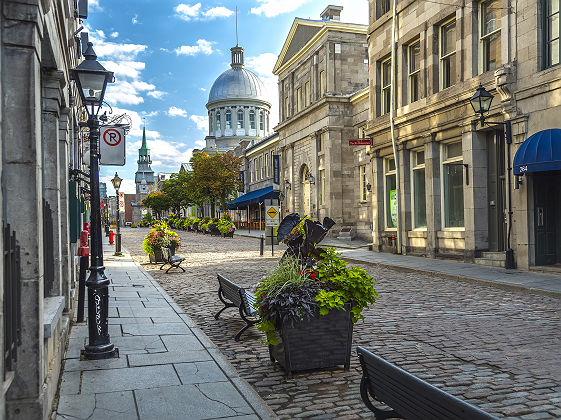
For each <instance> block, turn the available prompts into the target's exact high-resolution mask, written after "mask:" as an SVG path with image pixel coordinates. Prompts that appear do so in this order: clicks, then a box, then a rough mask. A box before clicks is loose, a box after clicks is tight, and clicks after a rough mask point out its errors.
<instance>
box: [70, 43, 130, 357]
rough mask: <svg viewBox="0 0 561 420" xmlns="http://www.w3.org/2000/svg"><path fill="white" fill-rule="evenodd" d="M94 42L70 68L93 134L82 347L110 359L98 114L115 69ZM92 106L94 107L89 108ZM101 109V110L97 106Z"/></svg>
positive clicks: (112, 351)
mask: <svg viewBox="0 0 561 420" xmlns="http://www.w3.org/2000/svg"><path fill="white" fill-rule="evenodd" d="M92 46H93V44H92V43H91V42H88V48H87V50H86V52H85V53H84V57H85V60H84V61H82V62H81V63H80V65H79V66H78V67H76V68H74V69H71V70H70V78H71V79H72V80H74V81H75V82H76V87H77V89H78V93H79V94H80V98H81V99H82V104H83V105H84V106H85V108H86V111H87V112H88V122H87V125H88V128H89V137H90V194H91V196H90V204H91V228H90V235H91V267H90V276H89V277H88V280H87V281H86V286H87V287H88V332H89V334H88V335H89V337H88V344H87V345H86V346H85V348H84V350H82V355H83V356H84V357H85V358H86V359H90V360H92V359H107V358H110V357H118V356H119V349H117V348H115V346H114V345H113V343H111V339H110V337H109V332H108V325H107V317H108V313H109V279H108V278H107V276H106V275H105V267H104V266H103V245H102V242H101V240H102V237H101V208H100V207H101V205H100V196H99V152H98V150H99V145H98V143H99V119H98V116H97V115H98V113H99V110H100V109H101V104H102V103H103V97H104V95H105V89H106V87H107V83H109V82H113V72H110V71H107V70H105V68H104V67H103V66H102V65H101V64H99V62H98V61H97V56H96V55H95V52H94V50H93V47H92ZM88 107H90V108H88ZM96 108H97V109H96Z"/></svg>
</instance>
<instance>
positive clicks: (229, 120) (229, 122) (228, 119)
mask: <svg viewBox="0 0 561 420" xmlns="http://www.w3.org/2000/svg"><path fill="white" fill-rule="evenodd" d="M230 128H232V112H231V111H230V110H228V111H226V130H229V129H230Z"/></svg>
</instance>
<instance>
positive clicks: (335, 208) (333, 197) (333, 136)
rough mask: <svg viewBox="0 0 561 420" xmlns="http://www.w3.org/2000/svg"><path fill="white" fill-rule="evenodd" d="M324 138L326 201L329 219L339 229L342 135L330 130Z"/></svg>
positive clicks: (340, 222) (341, 201)
mask: <svg viewBox="0 0 561 420" xmlns="http://www.w3.org/2000/svg"><path fill="white" fill-rule="evenodd" d="M325 134H326V136H325V161H326V162H329V165H327V167H326V168H325V170H326V172H325V173H326V176H325V180H326V185H325V190H326V191H325V194H326V196H327V199H328V201H327V202H326V203H327V204H328V207H329V217H331V218H332V219H333V220H334V221H335V223H337V225H338V226H339V227H343V224H344V220H343V180H342V176H343V156H342V150H341V149H342V147H341V144H342V141H343V133H342V130H341V129H340V128H337V129H334V128H330V129H329V131H327V132H326V133H325Z"/></svg>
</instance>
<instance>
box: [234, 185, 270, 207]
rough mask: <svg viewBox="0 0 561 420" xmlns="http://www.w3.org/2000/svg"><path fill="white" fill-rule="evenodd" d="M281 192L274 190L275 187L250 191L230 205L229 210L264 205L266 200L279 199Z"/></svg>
mask: <svg viewBox="0 0 561 420" xmlns="http://www.w3.org/2000/svg"><path fill="white" fill-rule="evenodd" d="M279 194H280V191H279V190H273V187H272V186H271V187H265V188H261V189H259V190H255V191H250V192H248V193H246V194H244V195H242V196H240V197H238V198H236V199H235V200H233V201H232V202H231V203H229V204H228V208H229V209H238V208H240V207H247V206H249V205H250V204H257V203H262V202H263V201H264V200H273V199H278V198H279Z"/></svg>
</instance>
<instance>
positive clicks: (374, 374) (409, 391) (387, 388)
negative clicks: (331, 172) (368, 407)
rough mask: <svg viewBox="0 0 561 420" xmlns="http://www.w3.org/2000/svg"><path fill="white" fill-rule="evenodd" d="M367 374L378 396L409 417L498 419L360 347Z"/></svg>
mask: <svg viewBox="0 0 561 420" xmlns="http://www.w3.org/2000/svg"><path fill="white" fill-rule="evenodd" d="M357 352H358V354H359V356H360V358H361V365H362V368H363V375H365V376H366V377H367V382H368V385H367V386H368V389H369V391H370V393H371V395H373V396H374V397H375V399H376V400H378V401H382V402H384V403H386V404H387V405H388V406H390V407H392V408H393V409H394V410H396V411H397V412H398V413H399V414H400V415H402V416H403V417H405V418H415V419H434V418H443V419H450V420H453V419H458V420H480V419H481V420H483V419H495V417H493V416H491V415H490V414H488V413H486V412H484V411H482V410H480V409H479V408H477V407H474V406H472V405H470V404H468V403H466V402H465V401H462V400H460V399H459V398H456V397H454V396H453V395H451V394H449V393H447V392H445V391H443V390H441V389H439V388H436V387H435V386H433V385H431V384H429V383H428V382H425V381H423V380H422V379H419V378H417V377H416V376H414V375H411V374H410V373H408V372H406V371H405V370H403V369H401V368H399V367H397V366H395V365H393V364H391V363H389V362H388V361H386V360H384V359H382V358H381V357H379V356H376V355H375V354H373V353H371V352H369V351H368V350H366V349H364V348H363V347H360V346H359V347H358V348H357Z"/></svg>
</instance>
